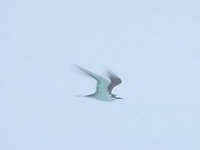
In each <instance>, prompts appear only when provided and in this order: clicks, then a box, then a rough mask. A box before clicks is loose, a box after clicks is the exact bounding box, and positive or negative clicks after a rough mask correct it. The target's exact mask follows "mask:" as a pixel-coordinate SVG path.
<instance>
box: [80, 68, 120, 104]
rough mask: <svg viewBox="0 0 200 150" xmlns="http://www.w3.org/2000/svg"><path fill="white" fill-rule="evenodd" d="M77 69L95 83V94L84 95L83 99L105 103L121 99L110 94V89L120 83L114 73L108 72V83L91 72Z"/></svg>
mask: <svg viewBox="0 0 200 150" xmlns="http://www.w3.org/2000/svg"><path fill="white" fill-rule="evenodd" d="M77 67H78V66H77ZM78 68H79V69H80V70H81V71H83V72H84V73H86V74H87V75H88V76H90V77H92V78H94V79H95V80H96V81H97V87H96V92H95V93H94V94H90V95H85V96H84V97H89V98H94V99H97V100H101V101H105V102H109V101H114V100H117V99H122V98H120V97H117V96H116V95H114V94H112V93H111V92H112V89H113V88H114V87H115V86H117V85H118V84H121V83H122V81H121V79H120V78H119V77H117V76H116V75H115V74H114V73H112V72H110V71H109V72H108V77H109V79H110V81H108V80H107V79H106V78H104V77H101V76H99V75H97V74H95V73H93V72H91V71H88V70H86V69H83V68H81V67H78Z"/></svg>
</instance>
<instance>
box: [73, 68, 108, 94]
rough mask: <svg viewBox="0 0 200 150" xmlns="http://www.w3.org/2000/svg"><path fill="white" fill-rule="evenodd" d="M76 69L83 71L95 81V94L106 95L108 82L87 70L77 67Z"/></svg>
mask: <svg viewBox="0 0 200 150" xmlns="http://www.w3.org/2000/svg"><path fill="white" fill-rule="evenodd" d="M76 67H77V68H78V69H80V70H81V71H83V72H84V73H85V74H86V75H88V76H90V77H92V78H94V79H95V80H96V81H97V87H96V92H95V93H99V94H100V93H103V92H104V93H108V90H107V88H108V85H109V81H108V80H107V79H105V78H103V77H101V76H99V75H97V74H95V73H93V72H91V71H89V70H86V69H84V68H81V67H79V66H76Z"/></svg>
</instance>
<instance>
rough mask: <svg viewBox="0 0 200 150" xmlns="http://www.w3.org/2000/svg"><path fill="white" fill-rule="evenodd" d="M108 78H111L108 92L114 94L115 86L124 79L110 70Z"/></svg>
mask: <svg viewBox="0 0 200 150" xmlns="http://www.w3.org/2000/svg"><path fill="white" fill-rule="evenodd" d="M108 78H109V79H110V84H109V85H108V92H109V93H110V94H112V90H113V88H114V87H115V86H117V85H119V84H121V83H122V80H121V79H120V78H119V77H118V76H117V75H116V74H114V73H113V72H111V71H108Z"/></svg>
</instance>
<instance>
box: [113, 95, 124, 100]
mask: <svg viewBox="0 0 200 150" xmlns="http://www.w3.org/2000/svg"><path fill="white" fill-rule="evenodd" d="M112 97H113V98H115V99H123V98H121V97H119V96H117V95H114V94H112Z"/></svg>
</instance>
